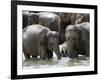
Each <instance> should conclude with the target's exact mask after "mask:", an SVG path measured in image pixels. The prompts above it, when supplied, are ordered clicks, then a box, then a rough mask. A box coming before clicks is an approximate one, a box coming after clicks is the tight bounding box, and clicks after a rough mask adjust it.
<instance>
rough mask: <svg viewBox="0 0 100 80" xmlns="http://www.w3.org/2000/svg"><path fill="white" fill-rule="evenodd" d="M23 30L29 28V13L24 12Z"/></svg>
mask: <svg viewBox="0 0 100 80" xmlns="http://www.w3.org/2000/svg"><path fill="white" fill-rule="evenodd" d="M22 14H23V17H22V19H23V28H25V27H26V26H28V16H29V11H23V12H22Z"/></svg>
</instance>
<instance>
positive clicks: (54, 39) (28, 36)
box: [23, 24, 61, 60]
mask: <svg viewBox="0 0 100 80" xmlns="http://www.w3.org/2000/svg"><path fill="white" fill-rule="evenodd" d="M53 51H54V52H55V54H56V55H57V59H58V60H60V59H61V54H60V50H59V35H58V32H56V31H51V30H50V29H49V28H47V27H44V26H42V25H39V24H34V25H30V26H27V27H25V28H24V29H23V52H24V55H25V58H26V59H29V58H30V56H32V57H37V56H40V59H46V58H52V57H53Z"/></svg>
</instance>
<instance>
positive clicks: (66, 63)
mask: <svg viewBox="0 0 100 80" xmlns="http://www.w3.org/2000/svg"><path fill="white" fill-rule="evenodd" d="M89 64H90V59H89V58H88V57H86V56H80V57H79V58H77V59H70V58H68V57H62V58H61V60H57V57H56V55H55V54H54V55H53V58H52V59H50V60H40V59H39V58H31V59H29V60H25V58H23V69H40V68H60V67H70V66H89Z"/></svg>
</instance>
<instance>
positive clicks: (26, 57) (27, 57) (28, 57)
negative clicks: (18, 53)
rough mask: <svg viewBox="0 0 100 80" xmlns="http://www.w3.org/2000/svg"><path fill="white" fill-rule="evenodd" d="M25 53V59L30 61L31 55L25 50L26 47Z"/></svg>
mask: <svg viewBox="0 0 100 80" xmlns="http://www.w3.org/2000/svg"><path fill="white" fill-rule="evenodd" d="M23 52H24V56H25V59H30V54H29V53H28V51H27V50H26V49H25V47H24V46H23Z"/></svg>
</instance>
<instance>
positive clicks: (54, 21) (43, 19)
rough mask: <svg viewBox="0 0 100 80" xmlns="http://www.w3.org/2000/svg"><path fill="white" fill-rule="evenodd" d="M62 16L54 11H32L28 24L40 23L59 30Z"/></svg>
mask: <svg viewBox="0 0 100 80" xmlns="http://www.w3.org/2000/svg"><path fill="white" fill-rule="evenodd" d="M59 23H60V17H59V16H58V15H56V14H55V13H52V12H39V13H34V12H30V14H29V17H28V25H32V24H40V25H42V26H45V27H48V28H49V29H50V30H52V31H58V28H59Z"/></svg>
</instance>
